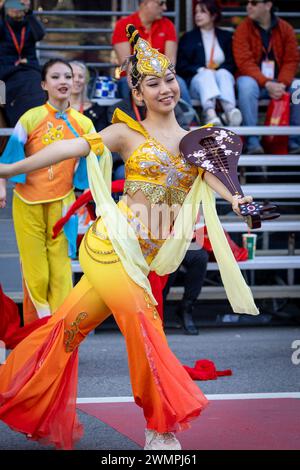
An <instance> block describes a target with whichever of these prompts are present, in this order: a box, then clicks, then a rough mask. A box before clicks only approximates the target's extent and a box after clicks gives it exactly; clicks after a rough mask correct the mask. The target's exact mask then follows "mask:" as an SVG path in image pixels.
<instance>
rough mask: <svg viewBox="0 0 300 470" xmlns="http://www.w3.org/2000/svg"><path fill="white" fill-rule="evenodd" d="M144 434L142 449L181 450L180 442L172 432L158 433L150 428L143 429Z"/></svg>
mask: <svg viewBox="0 0 300 470" xmlns="http://www.w3.org/2000/svg"><path fill="white" fill-rule="evenodd" d="M145 436H146V442H145V447H144V450H181V445H180V442H179V441H178V439H176V437H175V434H174V433H172V432H164V433H163V434H160V433H158V432H156V431H152V429H145Z"/></svg>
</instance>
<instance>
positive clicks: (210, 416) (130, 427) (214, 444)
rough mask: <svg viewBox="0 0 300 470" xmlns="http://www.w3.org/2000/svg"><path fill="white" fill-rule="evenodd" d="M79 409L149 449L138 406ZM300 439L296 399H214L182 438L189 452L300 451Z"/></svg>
mask: <svg viewBox="0 0 300 470" xmlns="http://www.w3.org/2000/svg"><path fill="white" fill-rule="evenodd" d="M78 409H79V410H81V411H83V412H85V413H87V414H89V415H91V416H94V417H95V418H98V419H99V420H100V421H102V422H103V423H105V424H107V425H109V426H111V427H112V428H113V429H115V430H116V431H118V432H119V433H121V434H124V435H125V436H126V437H128V438H129V439H131V440H132V441H134V442H136V443H137V444H138V445H140V446H141V447H143V445H144V427H145V421H144V417H143V413H142V411H141V409H140V408H138V406H136V405H135V404H134V403H96V404H94V403H87V404H80V405H78ZM299 436H300V400H299V399H293V398H272V399H251V400H249V399H243V400H212V401H211V402H210V405H209V406H208V408H207V409H206V410H205V411H204V412H203V414H202V415H201V416H200V417H199V418H198V419H197V420H195V421H194V422H193V423H192V427H191V429H189V430H188V431H185V432H183V433H180V434H179V438H180V441H181V443H182V447H183V449H184V450H231V449H232V450H247V449H250V450H255V449H260V450H273V449H274V450H299V449H300V439H299ZM108 450H109V449H108Z"/></svg>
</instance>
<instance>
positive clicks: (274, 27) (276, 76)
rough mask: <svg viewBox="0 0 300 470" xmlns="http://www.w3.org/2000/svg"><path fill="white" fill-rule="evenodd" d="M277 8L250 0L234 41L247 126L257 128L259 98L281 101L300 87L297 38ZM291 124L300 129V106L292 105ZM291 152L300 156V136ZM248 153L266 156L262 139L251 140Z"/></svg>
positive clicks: (240, 95) (238, 82)
mask: <svg viewBox="0 0 300 470" xmlns="http://www.w3.org/2000/svg"><path fill="white" fill-rule="evenodd" d="M274 6H275V2H274V1H265V0H260V1H258V0H255V1H254V0H252V1H248V4H247V12H248V18H246V19H245V20H244V21H243V22H242V23H241V24H240V25H239V27H238V28H237V30H236V32H235V35H234V39H233V52H234V57H235V61H236V64H237V67H238V75H239V78H238V79H237V86H238V97H239V107H240V109H241V112H242V115H243V122H244V124H245V125H246V126H256V125H257V122H258V101H259V99H261V98H272V99H275V100H278V99H280V98H281V97H282V95H283V94H284V92H285V91H290V92H291V93H293V92H294V91H296V89H297V88H298V89H299V88H300V86H299V81H298V85H297V81H295V80H294V77H295V75H296V73H297V68H298V65H299V53H298V44H297V38H296V35H295V33H294V31H293V28H292V26H291V25H290V24H289V23H287V22H286V21H284V20H282V19H280V18H277V17H276V16H275V13H274ZM290 124H291V125H295V126H300V105H299V104H296V103H294V104H292V106H291V119H290ZM289 149H290V152H291V153H300V137H299V136H298V137H297V136H294V137H291V138H290V140H289ZM247 152H248V153H249V154H261V153H264V150H263V148H262V146H261V144H260V141H259V137H258V136H251V137H248V139H247Z"/></svg>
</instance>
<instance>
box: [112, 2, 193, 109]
mask: <svg viewBox="0 0 300 470" xmlns="http://www.w3.org/2000/svg"><path fill="white" fill-rule="evenodd" d="M166 10H167V2H166V1H165V0H139V9H138V11H136V12H135V13H133V14H132V15H130V16H127V17H126V18H122V19H121V20H119V21H117V23H116V27H115V30H114V32H113V36H112V44H113V46H114V50H115V52H116V54H117V59H118V64H119V66H121V65H122V64H123V63H124V62H125V60H126V59H127V58H128V56H130V54H131V51H130V45H129V43H128V39H127V37H126V31H125V29H126V25H128V24H133V25H134V26H135V27H136V28H137V29H138V30H139V33H140V36H141V37H142V38H143V39H146V40H147V41H148V42H149V43H150V44H151V46H152V47H154V48H155V49H158V50H159V52H162V53H163V54H165V55H166V56H168V57H169V59H170V60H171V62H172V64H174V65H175V64H176V53H177V34H176V29H175V26H174V24H173V23H172V21H170V20H169V19H168V18H165V17H163V13H164V11H166ZM177 80H178V83H179V86H180V92H181V98H182V99H183V100H184V101H186V102H187V103H189V104H191V98H190V95H189V92H188V89H187V86H186V83H185V81H184V80H183V79H182V78H180V77H178V76H177ZM119 93H120V96H121V98H125V99H128V98H129V88H128V84H127V80H126V77H121V79H120V81H119Z"/></svg>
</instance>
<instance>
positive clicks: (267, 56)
mask: <svg viewBox="0 0 300 470" xmlns="http://www.w3.org/2000/svg"><path fill="white" fill-rule="evenodd" d="M272 46H273V43H272V38H271V39H270V43H269V47H268V50H266V48H265V46H263V51H264V53H265V54H266V59H265V60H267V61H268V62H269V54H270V52H271V50H272Z"/></svg>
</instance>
